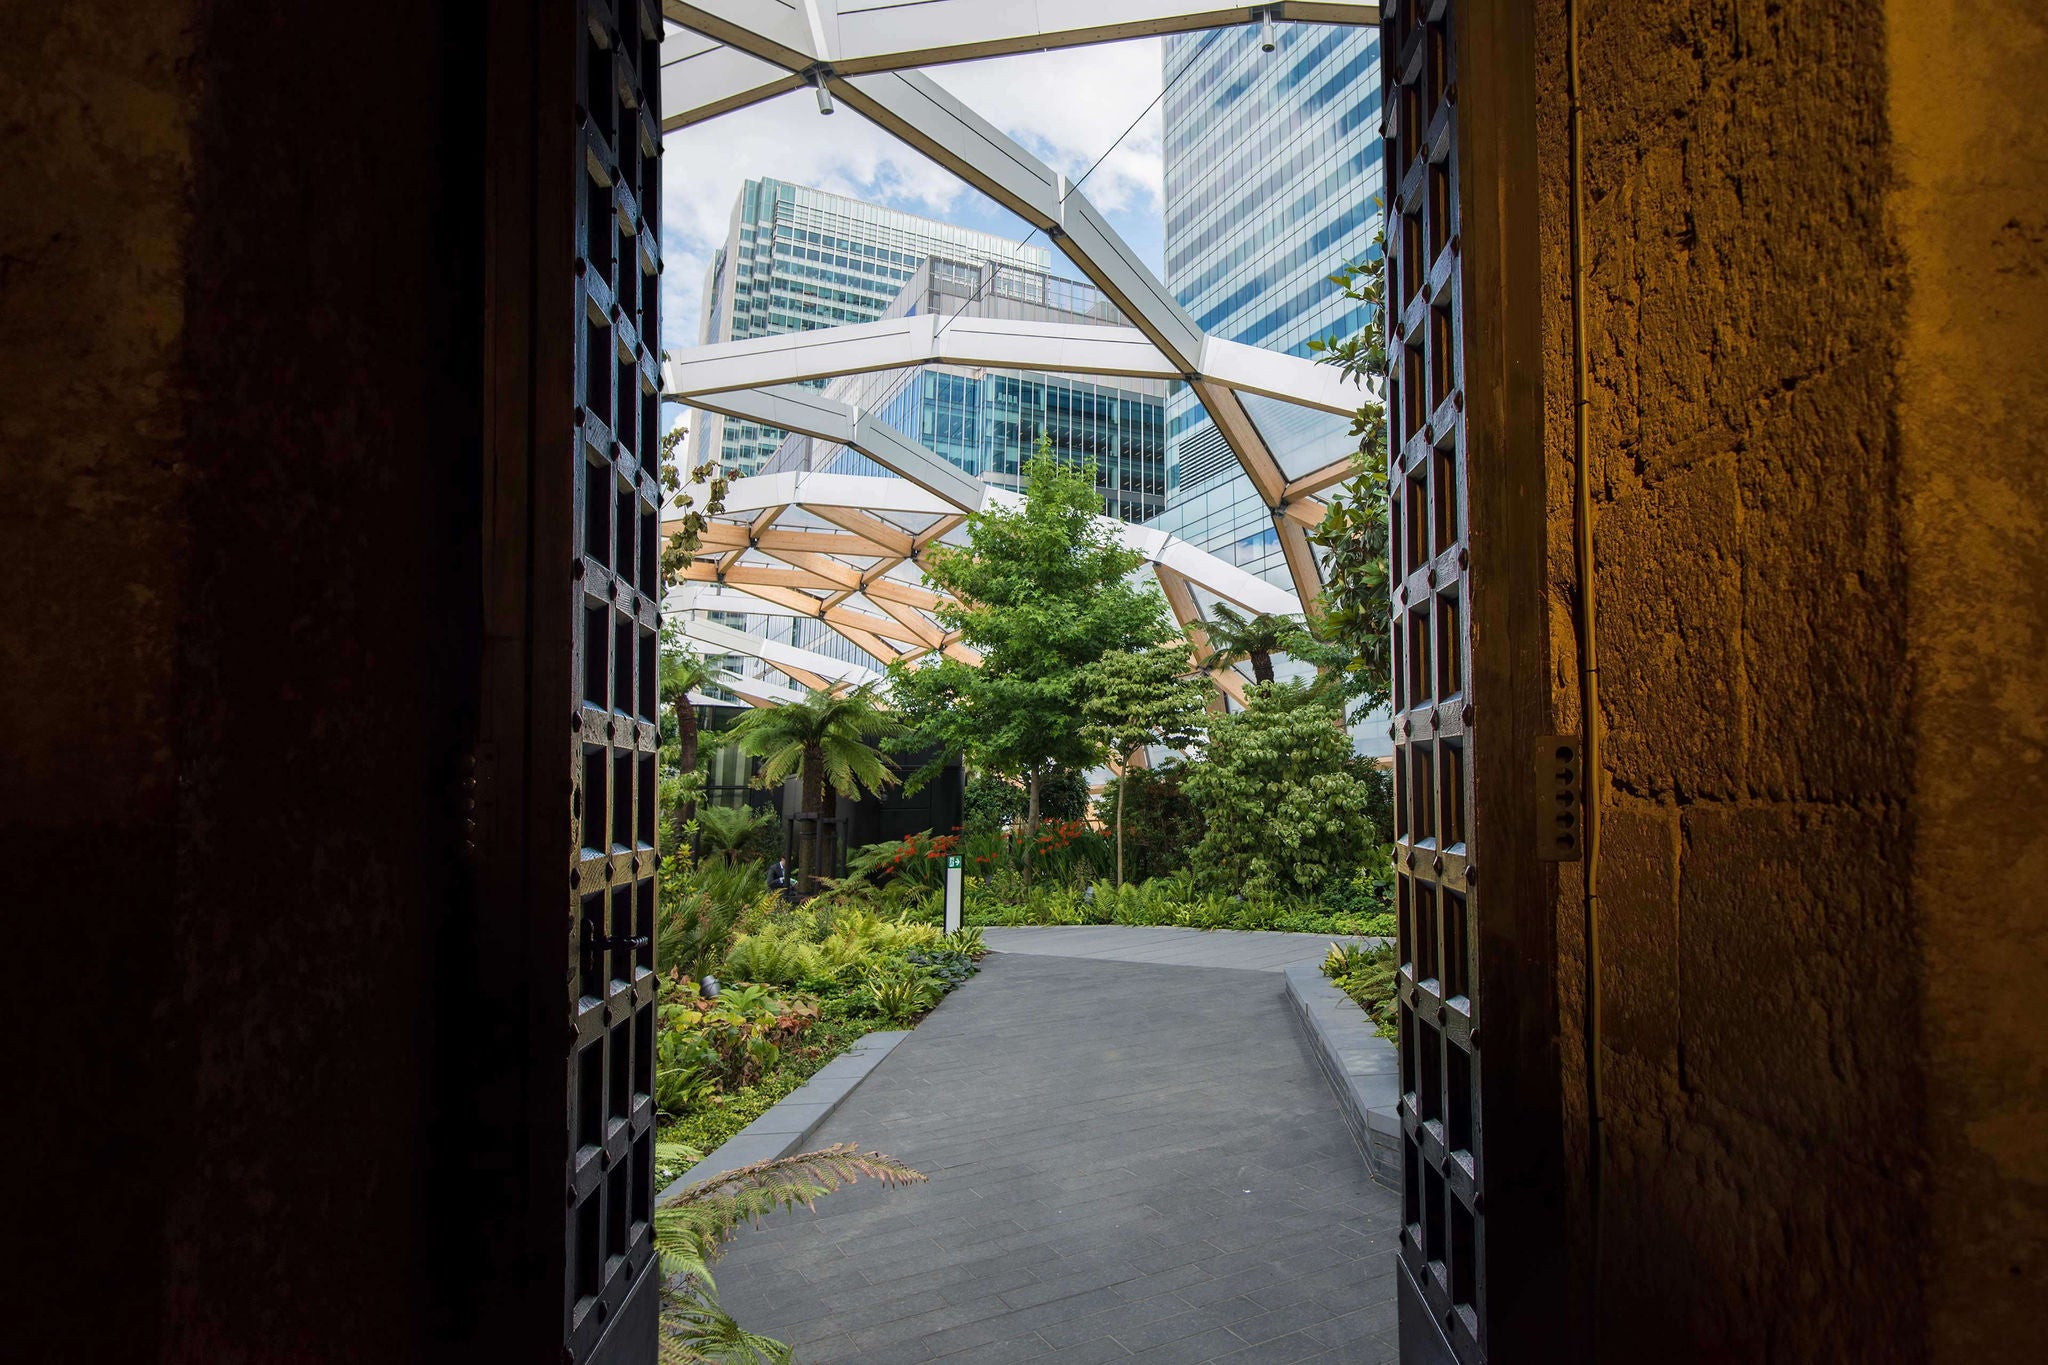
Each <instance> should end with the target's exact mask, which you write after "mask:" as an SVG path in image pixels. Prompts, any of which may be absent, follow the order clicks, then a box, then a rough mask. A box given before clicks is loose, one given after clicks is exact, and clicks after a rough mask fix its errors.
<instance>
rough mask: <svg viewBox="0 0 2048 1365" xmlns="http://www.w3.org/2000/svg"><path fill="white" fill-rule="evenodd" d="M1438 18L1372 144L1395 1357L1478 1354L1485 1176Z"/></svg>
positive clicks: (1386, 82)
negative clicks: (1393, 960)
mask: <svg viewBox="0 0 2048 1365" xmlns="http://www.w3.org/2000/svg"><path fill="white" fill-rule="evenodd" d="M1455 11H1456V0H1450V2H1449V3H1444V2H1443V0H1439V3H1437V4H1435V5H1427V4H1424V3H1421V2H1420V0H1401V3H1399V4H1394V5H1389V6H1388V7H1387V10H1386V13H1385V15H1384V17H1383V19H1382V24H1381V34H1380V42H1381V49H1380V51H1381V60H1380V73H1381V75H1380V79H1381V91H1382V99H1383V102H1384V105H1383V107H1384V110H1385V118H1386V128H1387V138H1386V144H1385V160H1384V164H1385V166H1386V168H1387V198H1388V211H1389V216H1388V225H1387V242H1388V264H1387V299H1388V307H1387V311H1386V320H1387V330H1388V336H1387V356H1388V360H1389V364H1390V369H1391V372H1392V373H1391V375H1390V379H1389V384H1388V403H1387V408H1388V417H1389V422H1390V426H1391V430H1390V433H1389V436H1390V439H1389V441H1388V446H1387V448H1388V450H1389V452H1390V462H1391V468H1390V469H1389V471H1388V489H1389V495H1390V498H1391V502H1392V505H1391V508H1390V517H1389V523H1388V524H1389V526H1390V527H1391V528H1392V531H1393V535H1392V536H1391V538H1390V554H1391V555H1392V558H1393V564H1392V569H1393V572H1392V573H1391V574H1390V575H1389V581H1390V582H1391V584H1392V592H1393V628H1394V641H1393V658H1394V680H1393V681H1394V693H1393V709H1394V790H1395V803H1394V810H1395V817H1394V819H1395V829H1394V836H1395V862H1396V871H1397V876H1396V914H1397V920H1398V924H1399V930H1398V944H1399V951H1400V960H1401V966H1400V1030H1401V1032H1400V1048H1401V1090H1402V1098H1401V1120H1402V1160H1403V1189H1402V1223H1403V1227H1402V1234H1401V1252H1400V1261H1401V1264H1400V1271H1399V1274H1400V1280H1401V1318H1402V1323H1401V1329H1402V1346H1403V1350H1402V1358H1403V1360H1406V1361H1413V1362H1437V1361H1452V1360H1456V1361H1460V1362H1465V1365H1474V1363H1475V1362H1478V1361H1481V1360H1484V1359H1485V1358H1486V1354H1487V1340H1486V1338H1487V1331H1486V1313H1485V1294H1486V1274H1485V1270H1484V1263H1485V1242H1486V1227H1485V1218H1484V1215H1483V1212H1482V1209H1483V1206H1484V1201H1483V1198H1482V1197H1481V1195H1480V1189H1481V1180H1482V1176H1483V1172H1482V1166H1481V1163H1482V1162H1483V1160H1484V1152H1483V1143H1482V1141H1481V1137H1482V1126H1481V1123H1480V1113H1479V1065H1478V1055H1477V1054H1478V1049H1479V1004H1478V1001H1477V998H1476V997H1477V991H1476V990H1475V988H1474V967H1475V958H1474V947H1475V938H1474V924H1475V916H1477V915H1478V914H1479V913H1480V912H1481V909H1482V905H1483V902H1482V901H1481V899H1480V895H1479V892H1478V890H1477V887H1476V885H1475V883H1476V878H1475V877H1473V876H1472V875H1471V874H1470V867H1469V863H1468V858H1467V854H1468V848H1469V846H1468V842H1467V835H1468V832H1469V831H1468V829H1467V824H1468V813H1469V812H1470V811H1471V810H1472V799H1471V780H1472V773H1471V763H1470V762H1469V756H1470V755H1469V747H1468V746H1469V744H1470V742H1471V739H1472V737H1473V720H1474V715H1473V709H1472V707H1471V705H1470V704H1469V698H1470V691H1469V688H1468V686H1467V682H1468V679H1470V678H1471V676H1472V669H1471V643H1470V630H1469V624H1468V623H1469V621H1470V618H1471V611H1470V603H1469V599H1468V597H1467V593H1466V582H1467V572H1466V570H1467V568H1468V567H1469V565H1470V554H1469V550H1468V546H1467V535H1466V532H1467V526H1468V517H1467V511H1466V498H1465V492H1466V488H1467V486H1468V477H1467V465H1466V427H1465V421H1464V407H1465V398H1464V392H1463V374H1462V366H1461V358H1462V351H1461V347H1462V341H1463V334H1464V325H1465V316H1464V307H1463V302H1464V300H1463V292H1462V291H1463V282H1462V277H1461V271H1460V268H1459V260H1458V248H1459V241H1458V202H1459V199H1458V191H1459V185H1458V156H1457V141H1458V140H1457V126H1456V125H1457V118H1458V108H1457V100H1456V82H1457V41H1456V31H1457V23H1456V18H1457V16H1456V13H1455Z"/></svg>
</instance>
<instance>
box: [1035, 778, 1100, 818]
mask: <svg viewBox="0 0 2048 1365" xmlns="http://www.w3.org/2000/svg"><path fill="white" fill-rule="evenodd" d="M1038 818H1039V819H1040V820H1085V819H1087V818H1088V774H1087V773H1086V772H1084V771H1082V770H1081V769H1079V768H1054V769H1052V770H1051V771H1049V772H1047V773H1046V775H1045V780H1044V781H1043V782H1040V783H1039V784H1038Z"/></svg>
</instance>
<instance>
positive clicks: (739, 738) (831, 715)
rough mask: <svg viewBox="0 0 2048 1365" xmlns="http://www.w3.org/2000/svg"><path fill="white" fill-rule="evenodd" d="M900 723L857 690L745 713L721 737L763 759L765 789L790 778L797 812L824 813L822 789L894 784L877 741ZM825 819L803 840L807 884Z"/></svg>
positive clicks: (850, 790) (877, 788)
mask: <svg viewBox="0 0 2048 1365" xmlns="http://www.w3.org/2000/svg"><path fill="white" fill-rule="evenodd" d="M901 729H902V725H901V723H900V722H899V721H898V720H897V718H896V717H895V716H894V715H892V714H891V713H890V712H888V711H886V710H884V709H883V708H882V707H881V706H880V705H878V704H877V700H876V697H875V694H874V693H873V691H872V690H871V689H869V688H866V687H857V688H855V689H854V690H853V691H851V692H847V693H845V694H843V695H842V694H835V693H833V692H829V691H825V690H823V689H817V690H814V691H812V692H810V693H809V694H808V695H806V696H805V698H804V699H803V700H802V701H800V702H792V703H790V704H789V705H787V706H768V707H762V708H761V709H759V710H754V711H749V712H747V713H746V714H745V715H743V716H741V717H740V718H739V719H738V720H737V721H735V722H734V723H733V726H732V728H731V729H730V730H728V731H726V736H727V738H729V739H730V740H732V741H733V742H734V743H736V744H738V745H739V746H740V748H742V749H743V750H745V751H746V752H747V753H749V754H752V755H753V756H754V757H756V758H759V759H761V760H762V763H761V773H760V777H759V778H758V779H757V780H758V781H759V782H760V783H761V784H762V785H763V786H766V787H771V788H772V787H776V786H779V785H781V784H782V783H783V782H785V781H787V780H788V779H789V778H790V776H791V775H795V776H797V777H799V778H800V779H801V781H802V784H803V809H804V810H805V811H810V812H817V811H822V810H823V809H824V794H825V788H826V787H828V786H829V787H831V788H832V789H834V790H835V791H841V792H845V793H847V794H849V795H856V794H858V793H860V792H861V791H867V792H870V793H874V794H877V795H879V794H880V793H881V792H882V790H883V789H884V788H886V787H888V786H890V785H891V784H893V783H894V782H895V781H896V777H895V768H894V765H893V764H891V763H890V762H889V760H888V759H886V758H884V757H883V756H882V754H881V753H880V752H879V751H878V750H877V749H876V748H875V744H876V742H877V741H879V740H886V739H889V738H890V737H892V736H894V735H896V734H898V733H899V732H900V731H901ZM822 837H823V822H822V821H818V822H814V823H813V824H812V825H811V827H810V834H809V837H808V838H806V839H805V840H804V841H803V848H802V856H801V858H800V860H799V861H800V869H799V874H800V875H799V881H800V882H801V884H802V888H803V890H805V891H806V892H808V891H810V890H811V889H812V886H813V881H814V876H813V872H814V869H816V868H817V866H818V854H819V842H820V840H821V838H822Z"/></svg>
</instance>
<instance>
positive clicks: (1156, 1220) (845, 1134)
mask: <svg viewBox="0 0 2048 1365" xmlns="http://www.w3.org/2000/svg"><path fill="white" fill-rule="evenodd" d="M991 937H992V938H993V937H994V936H991ZM1204 937H1209V936H1206V935H1205V936H1204ZM1303 937H1307V938H1311V939H1312V938H1313V936H1303ZM1326 946H1327V944H1326V942H1323V943H1312V944H1311V945H1310V947H1311V949H1312V951H1313V954H1314V955H1316V956H1319V955H1320V951H1321V950H1322V949H1323V948H1325V947H1326ZM1292 951H1293V954H1294V955H1295V956H1296V958H1297V960H1299V959H1300V956H1301V953H1302V951H1303V950H1302V948H1301V947H1299V946H1297V947H1295V948H1294V949H1293V950H1292ZM1293 1014H1294V1008H1293V1007H1292V1006H1291V1005H1290V1003H1289V1001H1288V998H1287V992H1286V989H1285V983H1284V981H1283V980H1282V979H1280V978H1279V977H1278V976H1277V975H1276V974H1274V973H1273V971H1272V970H1271V969H1265V970H1260V969H1253V970H1245V969H1242V968H1240V969H1236V970H1226V969H1218V968H1215V967H1189V966H1173V965H1141V964H1134V963H1130V962H1124V961H1115V960H1089V959H1087V958H1078V957H1065V956H1052V955H1048V954H1044V953H1030V952H1018V951H1001V952H996V953H993V954H991V955H990V957H989V958H988V959H987V960H986V962H985V963H984V965H983V968H982V971H981V973H980V974H979V975H978V976H976V977H975V978H974V979H973V980H972V981H969V982H967V983H966V984H965V985H964V986H962V987H961V988H960V989H959V990H957V991H955V992H953V993H952V994H951V995H949V996H948V997H947V998H946V999H945V1001H944V1002H943V1003H941V1004H940V1005H939V1007H938V1008H937V1009H936V1010H934V1011H933V1012H932V1013H931V1014H930V1015H929V1016H927V1017H926V1018H925V1020H924V1021H923V1022H922V1023H920V1024H919V1025H918V1026H917V1028H916V1029H914V1030H912V1032H911V1034H910V1036H909V1037H908V1038H906V1039H904V1040H903V1041H902V1042H901V1043H900V1044H899V1045H897V1046H896V1048H895V1049H894V1050H893V1051H892V1052H891V1053H890V1054H889V1056H888V1057H887V1058H886V1059H885V1060H884V1061H883V1062H882V1063H881V1064H879V1065H878V1066H876V1067H875V1069H874V1070H873V1072H872V1073H871V1074H870V1075H869V1076H868V1078H867V1079H866V1080H865V1081H864V1082H863V1083H862V1084H861V1085H860V1087H859V1088H858V1089H857V1090H855V1091H854V1092H853V1093H852V1094H851V1095H849V1096H848V1097H847V1098H846V1100H845V1102H844V1103H842V1104H840V1105H839V1107H838V1108H837V1110H836V1111H834V1112H833V1113H831V1115H830V1116H829V1117H828V1118H827V1119H826V1120H825V1122H824V1123H823V1124H822V1125H821V1127H820V1128H819V1130H818V1131H817V1133H816V1134H814V1135H813V1136H812V1138H811V1139H810V1141H811V1142H813V1143H814V1144H817V1145H822V1144H825V1143H830V1142H853V1143H857V1144H858V1145H859V1146H860V1147H862V1148H863V1149H879V1150H881V1151H885V1152H888V1153H889V1154H891V1155H892V1156H895V1157H898V1158H900V1159H902V1160H903V1161H906V1162H908V1163H909V1164H910V1165H911V1166H913V1167H915V1168H917V1169H918V1170H920V1171H923V1172H924V1173H925V1174H926V1175H927V1176H929V1177H930V1183H928V1184H924V1185H917V1186H912V1187H910V1188H907V1189H883V1188H880V1187H877V1186H875V1185H873V1184H872V1183H870V1182H866V1181H863V1182H861V1183H860V1184H858V1185H856V1186H853V1187H852V1188H849V1189H846V1190H843V1191H841V1192H839V1193H837V1194H835V1195H833V1196H832V1197H831V1198H829V1199H825V1200H822V1201H820V1203H819V1204H818V1206H817V1208H816V1209H815V1211H813V1210H808V1209H797V1210H793V1211H790V1212H787V1213H780V1214H776V1215H774V1216H772V1217H770V1218H767V1219H764V1220H762V1223H761V1225H760V1226H759V1227H757V1228H751V1229H747V1230H744V1231H742V1232H741V1233H740V1235H739V1237H738V1238H737V1239H736V1240H735V1242H734V1243H733V1246H732V1249H731V1251H730V1253H729V1254H728V1255H727V1256H726V1258H725V1259H724V1260H723V1261H722V1262H721V1263H720V1264H719V1266H718V1267H717V1275H718V1284H719V1289H720V1292H721V1298H722V1301H723V1302H724V1305H725V1307H726V1308H727V1309H728V1310H729V1311H730V1312H732V1314H733V1315H734V1316H735V1317H736V1318H737V1319H738V1320H739V1321H740V1322H742V1323H744V1324H746V1325H747V1327H749V1328H750V1329H752V1330H754V1331H758V1332H764V1333H767V1334H768V1335H771V1336H774V1337H778V1338H780V1339H782V1340H784V1341H787V1342H790V1343H791V1344H792V1345H794V1346H795V1347H796V1348H797V1356H798V1359H800V1360H802V1361H803V1362H805V1365H884V1363H890V1365H908V1363H909V1362H923V1361H932V1360H941V1361H947V1362H951V1365H969V1362H996V1361H1027V1360H1035V1361H1046V1362H1052V1361H1058V1362H1073V1363H1074V1365H1088V1363H1089V1362H1103V1361H1116V1362H1125V1361H1133V1362H1135V1361H1144V1362H1147V1363H1148V1365H1208V1363H1209V1362H1217V1365H1222V1363H1223V1362H1231V1363H1232V1365H1254V1362H1258V1363H1260V1365H1289V1363H1290V1362H1296V1361H1310V1360H1313V1361H1317V1362H1322V1365H1335V1362H1358V1363H1359V1365H1377V1363H1378V1362H1392V1361H1393V1360H1395V1359H1396V1357H1397V1354H1398V1353H1397V1348H1396V1345H1395V1339H1394V1333H1395V1329H1396V1323H1395V1309H1394V1274H1393V1271H1394V1262H1395V1253H1396V1249H1397V1247H1398V1244H1399V1236H1400V1217H1401V1214H1400V1200H1399V1197H1398V1195H1396V1194H1395V1193H1394V1192H1393V1191H1392V1190H1390V1189H1388V1188H1387V1187H1386V1186H1385V1185H1382V1184H1380V1183H1378V1182H1377V1181H1375V1180H1374V1179H1373V1177H1372V1174H1371V1172H1370V1170H1369V1168H1368V1167H1367V1165H1366V1163H1365V1162H1364V1161H1362V1160H1361V1159H1360V1157H1359V1151H1358V1146H1357V1144H1356V1141H1355V1139H1354V1138H1353V1136H1352V1134H1351V1132H1350V1131H1349V1130H1348V1128H1347V1126H1346V1124H1345V1121H1344V1117H1343V1114H1342V1113H1341V1111H1340V1107H1339V1106H1338V1104H1337V1103H1336V1102H1335V1101H1334V1100H1333V1098H1332V1095H1331V1092H1330V1087H1329V1085H1328V1083H1327V1082H1326V1080H1325V1078H1324V1076H1323V1074H1322V1072H1321V1065H1320V1063H1319V1061H1318V1059H1317V1057H1316V1055H1315V1051H1314V1048H1313V1047H1312V1046H1311V1045H1310V1044H1309V1043H1308V1042H1307V1041H1306V1040H1305V1037H1304V1034H1303V1031H1302V1030H1301V1029H1300V1028H1299V1027H1298V1026H1297V1024H1296V1023H1295V1021H1294V1018H1293V1017H1292V1016H1293Z"/></svg>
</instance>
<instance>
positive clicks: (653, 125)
mask: <svg viewBox="0 0 2048 1365" xmlns="http://www.w3.org/2000/svg"><path fill="white" fill-rule="evenodd" d="M582 17H583V22H582V23H581V24H579V25H578V26H577V42H578V49H579V51H578V73H579V74H578V78H577V80H578V85H577V90H578V100H577V118H578V120H579V123H580V127H579V128H578V132H577V138H576V158H575V164H574V165H573V166H570V167H564V168H563V169H564V172H565V173H566V174H572V175H574V176H575V177H576V186H577V208H576V241H577V252H576V259H575V263H574V267H573V268H574V270H575V272H576V288H575V300H576V308H575V315H574V316H573V317H572V318H570V319H566V320H565V321H566V322H568V323H569V325H571V326H573V327H574V329H575V353H576V403H577V406H576V408H575V410H574V415H573V420H572V426H573V430H572V431H571V432H569V433H566V436H567V440H566V441H565V444H564V454H565V456H566V458H568V459H569V460H571V461H573V462H574V465H573V467H574V469H575V474H576V495H575V496H576V504H577V509H576V510H577V523H578V526H579V528H580V530H579V534H578V537H577V556H576V560H575V562H574V563H573V564H566V565H563V566H562V572H565V573H568V574H570V575H572V577H573V578H574V579H575V580H576V582H577V584H578V585H579V587H580V589H581V591H580V594H578V596H577V601H576V607H575V610H574V612H573V613H572V617H573V619H572V620H571V621H570V622H568V623H567V624H568V625H569V627H570V628H571V630H572V631H573V632H574V634H575V641H576V644H575V648H576V667H575V671H574V676H575V678H576V680H577V684H578V688H579V695H578V697H577V698H576V701H575V705H574V710H573V716H572V717H571V720H572V724H571V726H570V730H571V742H570V746H569V749H570V752H569V778H570V781H571V783H572V784H574V788H575V794H576V796H575V800H576V804H575V807H574V809H575V819H574V822H573V823H574V829H573V830H572V831H571V833H570V839H569V848H568V854H569V875H568V887H569V896H568V903H567V906H566V911H567V913H566V916H565V923H566V925H567V933H566V935H565V937H564V944H563V946H564V966H565V969H566V971H565V980H566V983H567V988H566V990H565V992H564V1002H563V1003H564V1007H565V1010H566V1013H567V1018H568V1028H567V1031H566V1036H567V1038H568V1053H567V1056H566V1058H565V1065H566V1066H567V1068H568V1078H567V1079H568V1096H569V1104H568V1113H567V1115H566V1120H567V1122H568V1125H569V1148H568V1150H569V1162H568V1170H567V1172H566V1180H565V1184H566V1188H567V1195H566V1204H567V1209H568V1217H567V1220H566V1223H565V1229H564V1237H565V1247H564V1250H565V1253H566V1267H567V1268H566V1275H565V1283H564V1285H563V1317H564V1322H563V1340H564V1343H565V1352H564V1357H563V1358H564V1360H565V1361H572V1362H585V1361H591V1362H599V1363H600V1365H612V1363H613V1362H636V1365H637V1363H638V1362H651V1361H652V1360H653V1359H654V1351H655V1317H656V1311H657V1299H658V1290H659V1271H658V1267H657V1264H656V1259H655V1256H654V1237H653V1225H652V1213H653V1200H654V1098H653V1091H654V1052H653V1049H654V1022H655V1021H654V998H655V984H654V980H655V979H654V918H655V879H654V872H655V861H656V853H655V846H654V844H655V783H656V777H657V765H656V761H655V747H656V734H657V731H658V724H657V718H658V717H659V715H660V697H659V695H658V691H657V686H656V666H657V657H656V656H657V649H656V640H657V634H658V631H659V627H660V597H661V593H660V588H659V577H660V564H659V562H658V551H657V549H656V546H657V544H658V539H659V538H658V535H657V534H656V525H657V519H658V518H659V516H660V505H661V493H660V486H661V485H660V470H659V469H658V468H657V464H658V452H659V448H660V431H659V429H658V426H657V413H658V410H659V403H658V399H657V397H656V395H657V393H658V392H659V374H660V371H659V357H660V332H659V329H658V320H657V313H658V300H659V293H660V289H659V277H660V269H661V250H660V243H659V240H658V238H657V236H656V233H655V227H654V219H655V213H656V210H657V208H658V206H659V203H660V198H661V193H660V163H659V160H658V158H659V156H660V151H661V131H660V129H661V119H660V111H659V109H658V108H657V107H656V101H657V100H658V98H659V93H660V86H661V78H660V43H661V21H660V16H659V14H658V12H657V11H655V10H653V9H651V8H649V7H648V5H647V4H646V3H645V0H618V6H617V8H616V9H614V8H613V7H612V6H611V5H608V4H605V3H603V0H584V4H583V10H582Z"/></svg>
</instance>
